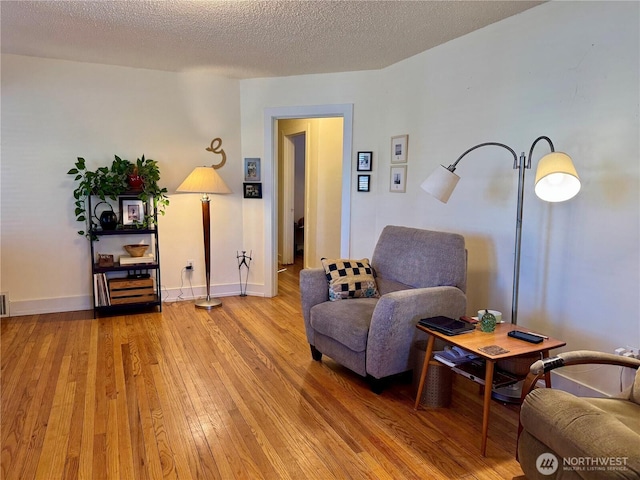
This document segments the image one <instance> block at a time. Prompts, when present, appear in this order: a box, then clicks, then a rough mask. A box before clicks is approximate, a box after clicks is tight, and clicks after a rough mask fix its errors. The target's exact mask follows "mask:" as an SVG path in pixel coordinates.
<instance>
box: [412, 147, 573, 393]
mask: <svg viewBox="0 0 640 480" xmlns="http://www.w3.org/2000/svg"><path fill="white" fill-rule="evenodd" d="M540 140H544V141H546V142H547V143H548V144H549V148H550V150H551V153H548V154H547V155H545V156H544V157H542V158H541V159H540V161H539V162H538V168H537V170H536V180H535V187H534V191H535V193H536V195H537V196H538V197H539V198H540V199H542V200H544V201H546V202H564V201H565V200H569V199H571V198H573V197H574V196H576V195H577V194H578V192H579V191H580V179H579V178H578V173H577V172H576V169H575V167H574V165H573V162H572V161H571V157H569V155H567V154H565V153H562V152H556V151H555V149H554V147H553V143H552V142H551V140H550V139H549V137H545V136H541V137H538V138H536V139H535V141H534V142H533V144H532V145H531V148H530V149H529V156H528V157H525V154H524V152H522V154H521V155H520V159H518V155H517V154H516V152H515V150H514V149H513V148H511V147H509V146H508V145H505V144H504V143H497V142H486V143H480V144H478V145H475V146H473V147H471V148H469V149H468V150H466V151H465V152H464V153H463V154H462V155H460V156H459V157H458V159H457V160H456V161H455V162H453V163H452V164H451V165H449V167H445V166H444V165H441V166H439V167H438V168H437V169H436V170H435V171H434V172H433V173H432V174H431V175H429V176H428V177H427V179H426V180H425V181H424V182H423V183H422V185H421V187H422V189H423V190H425V191H426V192H427V193H429V194H430V195H432V196H433V197H435V198H437V199H438V200H440V201H441V202H443V203H447V201H448V200H449V197H450V196H451V193H452V192H453V190H454V188H455V187H456V185H457V183H458V180H460V177H459V176H458V175H456V174H455V173H454V171H455V169H456V167H457V165H458V162H460V160H462V158H463V157H465V156H466V155H467V154H468V153H471V152H472V151H474V150H476V149H478V148H481V147H487V146H494V147H501V148H504V149H506V150H508V151H509V152H511V155H513V169H514V170H518V199H517V200H518V203H517V208H516V239H515V252H514V262H513V292H512V301H511V323H513V324H514V325H515V324H517V323H518V290H519V285H520V250H521V246H522V211H523V205H524V175H525V170H526V169H529V168H531V157H532V155H533V149H534V148H535V146H536V144H537V143H538V142H539V141H540ZM507 388H508V387H507ZM494 396H496V395H495V391H494ZM507 397H508V398H507ZM519 398H520V395H519V393H514V394H513V396H511V395H505V396H504V398H499V399H501V400H504V401H512V400H516V399H517V400H519Z"/></svg>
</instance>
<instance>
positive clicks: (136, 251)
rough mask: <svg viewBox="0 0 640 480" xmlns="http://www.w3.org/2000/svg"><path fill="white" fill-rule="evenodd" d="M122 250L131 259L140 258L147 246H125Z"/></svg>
mask: <svg viewBox="0 0 640 480" xmlns="http://www.w3.org/2000/svg"><path fill="white" fill-rule="evenodd" d="M123 248H124V249H125V250H126V251H127V253H128V254H129V255H131V256H132V257H141V256H143V255H144V252H146V251H147V249H148V248H149V245H125V246H124V247H123Z"/></svg>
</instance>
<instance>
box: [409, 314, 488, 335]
mask: <svg viewBox="0 0 640 480" xmlns="http://www.w3.org/2000/svg"><path fill="white" fill-rule="evenodd" d="M418 324H420V325H422V326H423V327H427V328H430V329H431V330H436V331H438V332H441V333H444V334H445V335H449V336H453V335H460V334H462V333H469V332H473V331H474V330H475V329H476V327H475V325H472V324H470V323H467V322H463V321H462V320H455V319H453V318H449V317H443V316H439V317H431V318H423V319H421V320H419V321H418Z"/></svg>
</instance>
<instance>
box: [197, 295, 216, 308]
mask: <svg viewBox="0 0 640 480" xmlns="http://www.w3.org/2000/svg"><path fill="white" fill-rule="evenodd" d="M221 306H222V302H221V301H220V300H218V299H217V298H211V297H207V298H205V299H204V300H198V301H197V302H196V308H204V309H206V310H211V309H212V308H216V307H221Z"/></svg>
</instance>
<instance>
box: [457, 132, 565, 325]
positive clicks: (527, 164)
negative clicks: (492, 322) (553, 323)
mask: <svg viewBox="0 0 640 480" xmlns="http://www.w3.org/2000/svg"><path fill="white" fill-rule="evenodd" d="M540 140H546V141H547V142H548V143H549V148H550V149H551V152H555V149H554V147H553V142H552V141H551V139H550V138H549V137H545V136H540V137H538V138H536V139H535V141H534V142H533V144H532V145H531V149H530V150H529V156H528V157H525V154H524V152H522V153H521V154H520V158H519V159H518V154H517V153H516V152H515V150H514V149H513V148H511V147H510V146H508V145H505V144H504V143H498V142H485V143H479V144H478V145H474V146H473V147H471V148H470V149H468V150H466V151H465V152H464V153H463V154H462V155H460V156H459V157H458V158H457V159H456V161H455V162H453V163H452V164H451V165H449V167H447V170H449V172H451V173H453V172H454V171H455V169H456V167H457V165H458V162H460V160H462V159H463V158H464V157H465V156H466V155H467V154H469V153H471V152H473V151H474V150H476V149H478V148H481V147H488V146H494V147H500V148H504V149H506V150H509V152H511V155H513V169H514V170H518V203H517V206H516V240H515V246H514V253H513V291H512V295H511V323H512V324H514V325H517V324H518V296H519V290H520V252H521V251H522V213H523V211H524V177H525V171H526V169H528V168H531V157H532V155H533V149H534V148H535V146H536V144H537V143H538V142H539V141H540Z"/></svg>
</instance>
